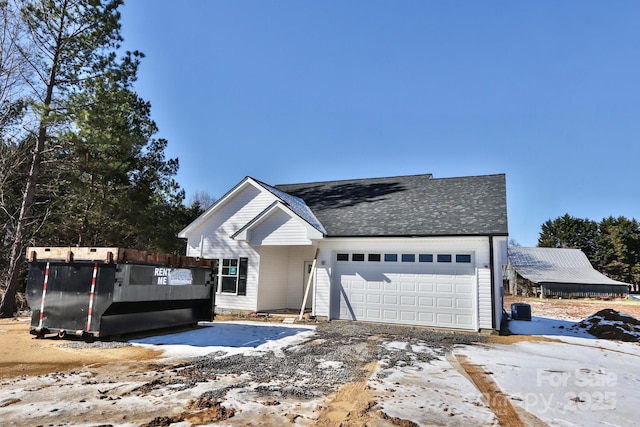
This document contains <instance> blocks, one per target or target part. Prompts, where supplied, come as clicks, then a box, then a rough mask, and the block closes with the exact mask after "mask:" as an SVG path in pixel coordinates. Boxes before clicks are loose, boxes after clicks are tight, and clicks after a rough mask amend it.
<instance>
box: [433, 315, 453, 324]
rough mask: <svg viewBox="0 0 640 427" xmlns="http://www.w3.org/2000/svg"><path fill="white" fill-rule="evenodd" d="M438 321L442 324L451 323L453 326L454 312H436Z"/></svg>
mask: <svg viewBox="0 0 640 427" xmlns="http://www.w3.org/2000/svg"><path fill="white" fill-rule="evenodd" d="M436 322H437V323H438V324H440V325H449V326H452V325H453V324H454V323H453V314H451V313H436Z"/></svg>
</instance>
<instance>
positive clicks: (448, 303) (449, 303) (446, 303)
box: [436, 297, 453, 308]
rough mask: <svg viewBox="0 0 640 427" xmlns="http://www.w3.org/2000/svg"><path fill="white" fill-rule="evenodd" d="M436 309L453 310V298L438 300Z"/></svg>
mask: <svg viewBox="0 0 640 427" xmlns="http://www.w3.org/2000/svg"><path fill="white" fill-rule="evenodd" d="M436 307H438V308H451V307H453V298H450V297H449V298H447V297H444V298H436Z"/></svg>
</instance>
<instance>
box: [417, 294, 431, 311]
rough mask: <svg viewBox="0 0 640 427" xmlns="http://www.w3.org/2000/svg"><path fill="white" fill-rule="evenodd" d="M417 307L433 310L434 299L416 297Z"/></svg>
mask: <svg viewBox="0 0 640 427" xmlns="http://www.w3.org/2000/svg"><path fill="white" fill-rule="evenodd" d="M418 305H419V306H420V307H425V308H433V307H434V298H433V297H423V296H421V297H418Z"/></svg>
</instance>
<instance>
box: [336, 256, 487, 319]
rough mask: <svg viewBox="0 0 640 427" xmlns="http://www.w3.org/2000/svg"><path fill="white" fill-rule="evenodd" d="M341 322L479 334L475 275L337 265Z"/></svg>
mask: <svg viewBox="0 0 640 427" xmlns="http://www.w3.org/2000/svg"><path fill="white" fill-rule="evenodd" d="M334 280H335V282H336V283H335V286H336V289H337V291H336V290H334V295H335V298H336V299H335V300H334V303H335V304H336V305H337V307H336V310H335V311H334V312H337V313H338V316H339V317H338V318H340V319H351V320H364V321H373V322H389V323H404V324H415V325H424V326H435V327H447V328H458V329H476V328H477V317H478V316H477V309H476V307H477V303H476V299H477V296H476V288H477V279H476V276H475V269H474V268H473V267H470V266H469V265H468V264H465V265H464V266H459V267H457V268H456V265H455V264H453V265H451V266H449V265H437V264H436V263H434V264H431V265H429V264H426V263H400V262H399V263H369V262H364V263H363V262H349V261H346V262H338V263H337V264H336V265H335V270H334Z"/></svg>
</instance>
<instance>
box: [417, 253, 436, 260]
mask: <svg viewBox="0 0 640 427" xmlns="http://www.w3.org/2000/svg"><path fill="white" fill-rule="evenodd" d="M418 261H419V262H433V254H420V255H418Z"/></svg>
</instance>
